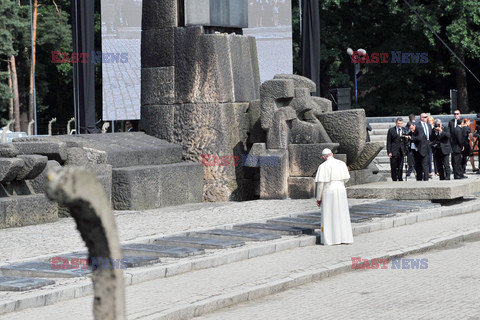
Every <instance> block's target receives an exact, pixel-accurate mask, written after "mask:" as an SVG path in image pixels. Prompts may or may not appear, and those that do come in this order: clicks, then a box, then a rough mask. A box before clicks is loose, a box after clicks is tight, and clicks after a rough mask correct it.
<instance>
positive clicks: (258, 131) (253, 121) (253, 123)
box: [247, 100, 267, 143]
mask: <svg viewBox="0 0 480 320" xmlns="http://www.w3.org/2000/svg"><path fill="white" fill-rule="evenodd" d="M247 117H248V141H249V142H250V143H256V142H265V141H266V140H267V136H266V134H265V131H264V130H263V129H262V124H261V117H262V111H261V109H260V100H255V101H251V102H250V104H249V106H248V112H247Z"/></svg>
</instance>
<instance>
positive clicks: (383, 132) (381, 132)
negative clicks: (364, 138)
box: [370, 129, 388, 138]
mask: <svg viewBox="0 0 480 320" xmlns="http://www.w3.org/2000/svg"><path fill="white" fill-rule="evenodd" d="M387 134H388V129H373V130H372V132H370V138H371V137H372V136H385V138H386V137H387Z"/></svg>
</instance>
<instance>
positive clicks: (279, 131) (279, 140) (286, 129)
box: [262, 107, 296, 149]
mask: <svg viewBox="0 0 480 320" xmlns="http://www.w3.org/2000/svg"><path fill="white" fill-rule="evenodd" d="M262 117H263V114H262ZM294 119H296V114H295V110H293V109H292V108H291V107H283V108H279V109H278V110H277V111H276V112H275V114H274V115H273V121H272V125H271V127H270V129H268V132H267V148H268V149H286V148H287V146H288V144H289V143H290V141H291V140H292V137H291V129H290V128H291V126H292V125H291V123H292V121H293V120H294Z"/></svg>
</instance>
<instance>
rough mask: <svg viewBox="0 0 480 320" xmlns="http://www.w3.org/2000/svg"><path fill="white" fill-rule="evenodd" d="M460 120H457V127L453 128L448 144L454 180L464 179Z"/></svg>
mask: <svg viewBox="0 0 480 320" xmlns="http://www.w3.org/2000/svg"><path fill="white" fill-rule="evenodd" d="M461 123H462V120H458V123H457V126H456V127H454V129H453V131H452V133H451V138H450V143H451V145H452V168H453V178H454V179H466V178H467V176H465V175H464V174H463V169H462V151H463V148H464V147H463V134H464V132H463V129H462V127H461V126H460V125H461Z"/></svg>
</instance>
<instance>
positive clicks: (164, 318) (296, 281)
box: [142, 229, 480, 320]
mask: <svg viewBox="0 0 480 320" xmlns="http://www.w3.org/2000/svg"><path fill="white" fill-rule="evenodd" d="M478 240H480V229H474V230H470V231H467V232H464V233H462V234H456V235H451V236H447V237H441V238H437V239H434V240H432V241H429V242H426V243H423V244H420V245H416V246H412V247H408V248H406V249H403V250H395V251H390V252H385V253H380V254H377V255H375V256H373V257H369V258H365V259H368V261H371V260H374V259H389V260H390V259H392V258H400V257H404V256H407V255H412V254H418V253H424V252H427V251H431V250H436V249H441V248H443V247H445V246H447V245H452V244H456V243H459V242H464V241H478ZM362 270H365V269H359V270H355V269H352V262H351V261H345V262H340V263H337V264H335V265H332V266H328V267H326V268H321V269H317V270H314V271H306V272H303V273H298V274H292V275H291V276H289V277H288V278H285V279H281V280H276V281H272V282H270V283H266V284H262V285H258V286H255V287H253V288H249V289H245V290H239V291H237V292H230V293H228V294H224V295H220V296H216V297H212V298H209V299H206V300H203V301H199V302H196V303H193V304H185V305H184V306H179V307H176V308H175V309H172V310H168V311H163V312H161V313H159V314H156V315H150V316H148V317H144V318H142V319H145V320H172V319H192V318H194V317H198V316H201V315H205V314H208V313H211V312H214V311H216V310H219V309H222V308H225V307H229V306H232V305H235V304H238V303H243V302H248V301H253V300H255V299H259V298H262V297H265V296H268V295H272V294H276V293H280V292H283V291H286V290H288V289H291V288H294V287H297V286H301V285H304V284H308V283H310V282H312V281H318V280H322V279H325V278H328V277H332V276H335V275H339V274H342V273H346V272H350V271H362Z"/></svg>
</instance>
